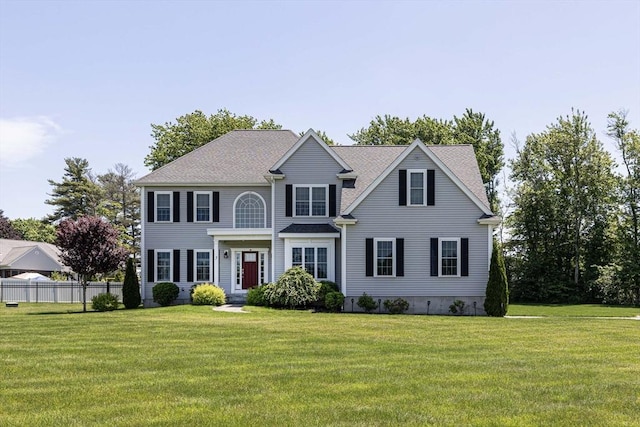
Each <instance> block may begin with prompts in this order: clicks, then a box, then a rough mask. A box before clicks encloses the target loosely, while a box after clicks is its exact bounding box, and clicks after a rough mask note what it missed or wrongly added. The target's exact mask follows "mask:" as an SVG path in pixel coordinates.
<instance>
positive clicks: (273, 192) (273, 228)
mask: <svg viewBox="0 0 640 427" xmlns="http://www.w3.org/2000/svg"><path fill="white" fill-rule="evenodd" d="M269 273H271V280H270V282H275V281H276V276H275V274H276V180H275V179H273V178H271V271H270V272H269Z"/></svg>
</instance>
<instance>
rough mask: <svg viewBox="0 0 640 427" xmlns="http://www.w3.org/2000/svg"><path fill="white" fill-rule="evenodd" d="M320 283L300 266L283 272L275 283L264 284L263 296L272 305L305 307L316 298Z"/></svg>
mask: <svg viewBox="0 0 640 427" xmlns="http://www.w3.org/2000/svg"><path fill="white" fill-rule="evenodd" d="M319 289H320V283H318V282H316V280H315V279H314V278H313V276H312V275H310V274H309V273H307V271H306V270H305V269H304V268H302V267H293V268H290V269H288V270H287V271H285V272H284V274H283V275H282V276H280V278H279V279H278V281H277V282H275V283H269V284H267V285H265V289H264V297H265V301H266V302H267V304H268V305H270V306H272V307H284V308H301V307H307V306H309V305H311V304H313V303H314V302H316V301H317V299H318V291H319Z"/></svg>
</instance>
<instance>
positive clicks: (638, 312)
mask: <svg viewBox="0 0 640 427" xmlns="http://www.w3.org/2000/svg"><path fill="white" fill-rule="evenodd" d="M507 314H508V315H509V316H555V317H557V316H560V317H567V316H568V317H635V316H640V307H620V306H613V305H600V304H577V305H568V304H544V305H540V304H510V305H509V312H508V313H507Z"/></svg>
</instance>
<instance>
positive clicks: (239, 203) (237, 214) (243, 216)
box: [233, 191, 267, 228]
mask: <svg viewBox="0 0 640 427" xmlns="http://www.w3.org/2000/svg"><path fill="white" fill-rule="evenodd" d="M233 215H234V221H233V226H234V228H266V227H267V218H266V210H265V203H264V199H263V198H262V196H260V195H259V194H257V193H254V192H252V191H248V192H246V193H242V194H241V195H239V196H238V198H237V199H236V201H235V203H234V208H233Z"/></svg>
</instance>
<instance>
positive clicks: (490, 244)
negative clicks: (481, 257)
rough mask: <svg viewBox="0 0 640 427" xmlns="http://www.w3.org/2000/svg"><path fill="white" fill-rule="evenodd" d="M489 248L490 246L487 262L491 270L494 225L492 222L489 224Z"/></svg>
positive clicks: (488, 268)
mask: <svg viewBox="0 0 640 427" xmlns="http://www.w3.org/2000/svg"><path fill="white" fill-rule="evenodd" d="M487 239H488V240H487V243H488V244H487V248H488V254H487V255H488V258H487V260H488V262H487V271H489V270H491V256H492V255H493V226H492V225H491V224H488V225H487Z"/></svg>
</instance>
